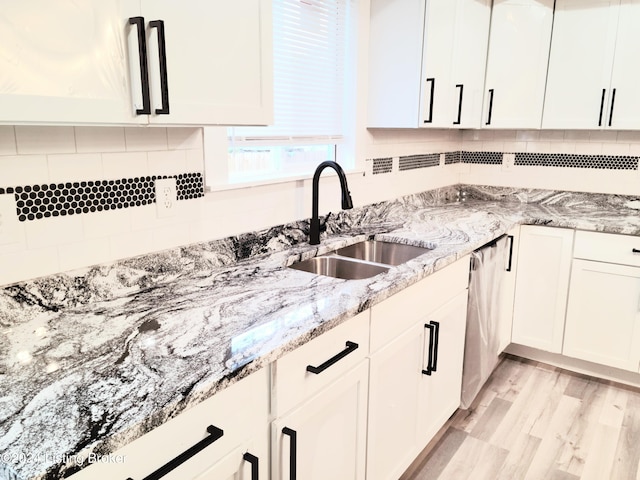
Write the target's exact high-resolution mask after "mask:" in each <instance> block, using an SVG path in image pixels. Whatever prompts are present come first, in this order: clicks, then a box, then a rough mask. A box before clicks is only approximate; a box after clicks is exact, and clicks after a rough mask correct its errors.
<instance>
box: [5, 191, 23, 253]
mask: <svg viewBox="0 0 640 480" xmlns="http://www.w3.org/2000/svg"><path fill="white" fill-rule="evenodd" d="M19 241H20V222H19V221H18V214H17V212H16V199H15V197H14V195H12V194H4V195H0V245H8V244H10V243H18V242H19Z"/></svg>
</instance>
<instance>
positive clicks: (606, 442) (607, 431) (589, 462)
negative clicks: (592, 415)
mask: <svg viewBox="0 0 640 480" xmlns="http://www.w3.org/2000/svg"><path fill="white" fill-rule="evenodd" d="M619 436H620V428H619V427H612V426H610V425H604V424H601V423H600V424H597V425H596V434H595V435H594V437H593V443H592V444H591V447H590V448H589V455H588V456H587V458H586V461H585V464H584V468H583V469H582V475H581V476H580V478H581V480H604V479H609V478H614V477H612V476H611V470H612V468H613V462H614V461H615V458H616V448H617V443H618V438H619Z"/></svg>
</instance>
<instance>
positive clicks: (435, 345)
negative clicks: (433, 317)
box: [429, 322, 440, 372]
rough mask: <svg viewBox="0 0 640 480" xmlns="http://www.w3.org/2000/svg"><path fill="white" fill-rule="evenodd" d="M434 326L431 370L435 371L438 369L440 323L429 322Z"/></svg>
mask: <svg viewBox="0 0 640 480" xmlns="http://www.w3.org/2000/svg"><path fill="white" fill-rule="evenodd" d="M429 323H431V325H433V327H434V330H435V332H434V334H433V357H432V358H433V362H432V363H431V371H432V372H435V371H437V370H438V342H439V341H440V323H439V322H429Z"/></svg>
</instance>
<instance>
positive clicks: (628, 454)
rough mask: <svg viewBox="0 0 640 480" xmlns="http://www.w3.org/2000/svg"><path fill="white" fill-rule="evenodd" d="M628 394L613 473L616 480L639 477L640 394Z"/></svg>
mask: <svg viewBox="0 0 640 480" xmlns="http://www.w3.org/2000/svg"><path fill="white" fill-rule="evenodd" d="M626 393H627V408H626V409H625V415H624V419H623V421H622V427H621V428H620V435H619V436H618V444H617V448H616V461H615V462H614V465H613V469H612V472H611V478H616V479H617V478H620V479H626V478H631V479H635V478H636V477H637V476H638V463H639V462H640V448H639V446H640V393H638V392H632V391H627V392H626Z"/></svg>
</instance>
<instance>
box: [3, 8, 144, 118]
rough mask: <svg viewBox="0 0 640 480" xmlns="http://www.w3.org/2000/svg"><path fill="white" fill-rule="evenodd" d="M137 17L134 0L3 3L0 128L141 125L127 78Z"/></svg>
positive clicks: (134, 50)
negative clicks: (1, 125)
mask: <svg viewBox="0 0 640 480" xmlns="http://www.w3.org/2000/svg"><path fill="white" fill-rule="evenodd" d="M138 15H140V2H139V0H104V1H100V2H95V1H92V0H76V1H71V0H64V1H58V2H50V1H47V0H28V1H21V2H3V4H2V9H1V10H0V122H3V123H12V124H14V123H18V124H20V123H52V124H55V123H57V124H78V123H120V124H122V123H128V124H135V123H147V117H146V116H144V117H137V116H136V115H135V108H134V105H133V100H132V90H131V87H130V78H129V77H130V68H131V67H133V68H138V69H139V66H136V62H137V51H138V50H137V46H136V45H137V43H136V42H137V40H136V36H137V30H136V27H135V26H133V25H129V24H128V19H129V17H135V16H138ZM129 44H131V46H132V48H133V51H132V52H131V53H130V55H129V53H128V51H129ZM130 58H131V62H132V63H131V64H130V63H129V62H130ZM138 90H139V86H138Z"/></svg>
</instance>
